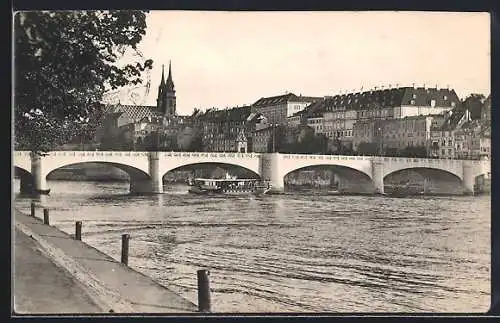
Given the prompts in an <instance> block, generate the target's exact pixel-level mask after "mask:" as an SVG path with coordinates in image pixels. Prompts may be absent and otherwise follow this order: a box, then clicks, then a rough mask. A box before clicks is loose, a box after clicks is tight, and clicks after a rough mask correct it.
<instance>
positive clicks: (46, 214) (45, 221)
mask: <svg viewBox="0 0 500 323" xmlns="http://www.w3.org/2000/svg"><path fill="white" fill-rule="evenodd" d="M49 222H50V221H49V209H43V224H46V225H50V223H49Z"/></svg>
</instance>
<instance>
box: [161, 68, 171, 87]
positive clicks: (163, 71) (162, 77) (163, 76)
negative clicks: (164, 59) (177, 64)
mask: <svg viewBox="0 0 500 323" xmlns="http://www.w3.org/2000/svg"><path fill="white" fill-rule="evenodd" d="M169 74H170V73H169ZM162 85H165V65H163V64H161V82H160V86H162Z"/></svg>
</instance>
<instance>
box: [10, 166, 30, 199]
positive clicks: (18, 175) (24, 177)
mask: <svg viewBox="0 0 500 323" xmlns="http://www.w3.org/2000/svg"><path fill="white" fill-rule="evenodd" d="M13 185H14V187H13V191H14V192H20V193H21V194H31V193H32V192H33V188H34V180H33V176H32V175H31V172H29V171H28V170H26V169H24V168H21V167H17V166H15V167H14V181H13Z"/></svg>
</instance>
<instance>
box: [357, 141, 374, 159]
mask: <svg viewBox="0 0 500 323" xmlns="http://www.w3.org/2000/svg"><path fill="white" fill-rule="evenodd" d="M356 151H357V153H358V154H359V155H368V156H376V155H378V153H379V147H378V145H377V144H376V143H374V142H360V143H359V145H358V149H357V150H356Z"/></svg>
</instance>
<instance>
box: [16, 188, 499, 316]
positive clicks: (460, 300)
mask: <svg viewBox="0 0 500 323" xmlns="http://www.w3.org/2000/svg"><path fill="white" fill-rule="evenodd" d="M49 187H51V193H50V195H49V196H42V197H41V202H42V204H43V205H44V206H47V207H49V208H50V209H51V213H50V216H51V224H53V225H55V226H57V227H58V228H60V229H62V230H63V231H66V232H68V233H71V234H72V233H74V222H75V221H78V220H82V221H83V230H82V231H83V233H82V236H83V241H85V242H86V243H88V244H90V245H92V246H94V247H96V248H97V249H99V250H101V251H103V252H105V253H107V254H109V255H110V256H112V257H113V258H115V259H117V260H119V259H120V248H121V234H123V233H129V234H130V235H131V241H130V255H129V265H130V266H131V267H132V268H134V269H136V270H138V271H140V272H142V273H144V274H146V275H148V276H150V277H152V278H153V279H155V280H156V281H158V282H159V283H160V284H164V285H165V286H168V287H169V288H171V289H173V290H175V291H177V292H178V293H180V294H181V295H182V296H184V297H185V298H187V299H189V300H191V301H192V302H194V303H197V290H196V288H197V282H196V270H198V269H202V268H207V269H209V270H210V283H211V288H212V308H213V311H216V312H485V311H487V310H488V308H489V306H490V249H491V244H490V236H491V231H490V222H491V216H490V212H491V211H490V209H491V203H490V196H477V197H466V196H453V197H418V198H417V197H416V198H400V199H391V198H384V197H370V196H319V195H318V196H315V195H312V194H309V195H299V194H295V195H294V194H290V195H272V196H263V197H250V196H249V197H226V196H219V197H200V196H194V195H190V194H188V193H187V187H186V186H173V187H170V188H169V190H168V192H167V193H165V194H162V195H154V196H130V195H128V194H127V192H128V188H129V184H128V183H126V182H125V183H124V182H116V183H113V182H112V183H109V182H108V183H103V182H71V181H49ZM14 189H15V192H19V181H18V180H16V181H15V183H14ZM30 201H31V199H30V198H26V197H21V196H19V195H16V200H15V205H16V207H18V208H19V209H20V210H22V211H24V212H26V213H28V212H29V204H30Z"/></svg>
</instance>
